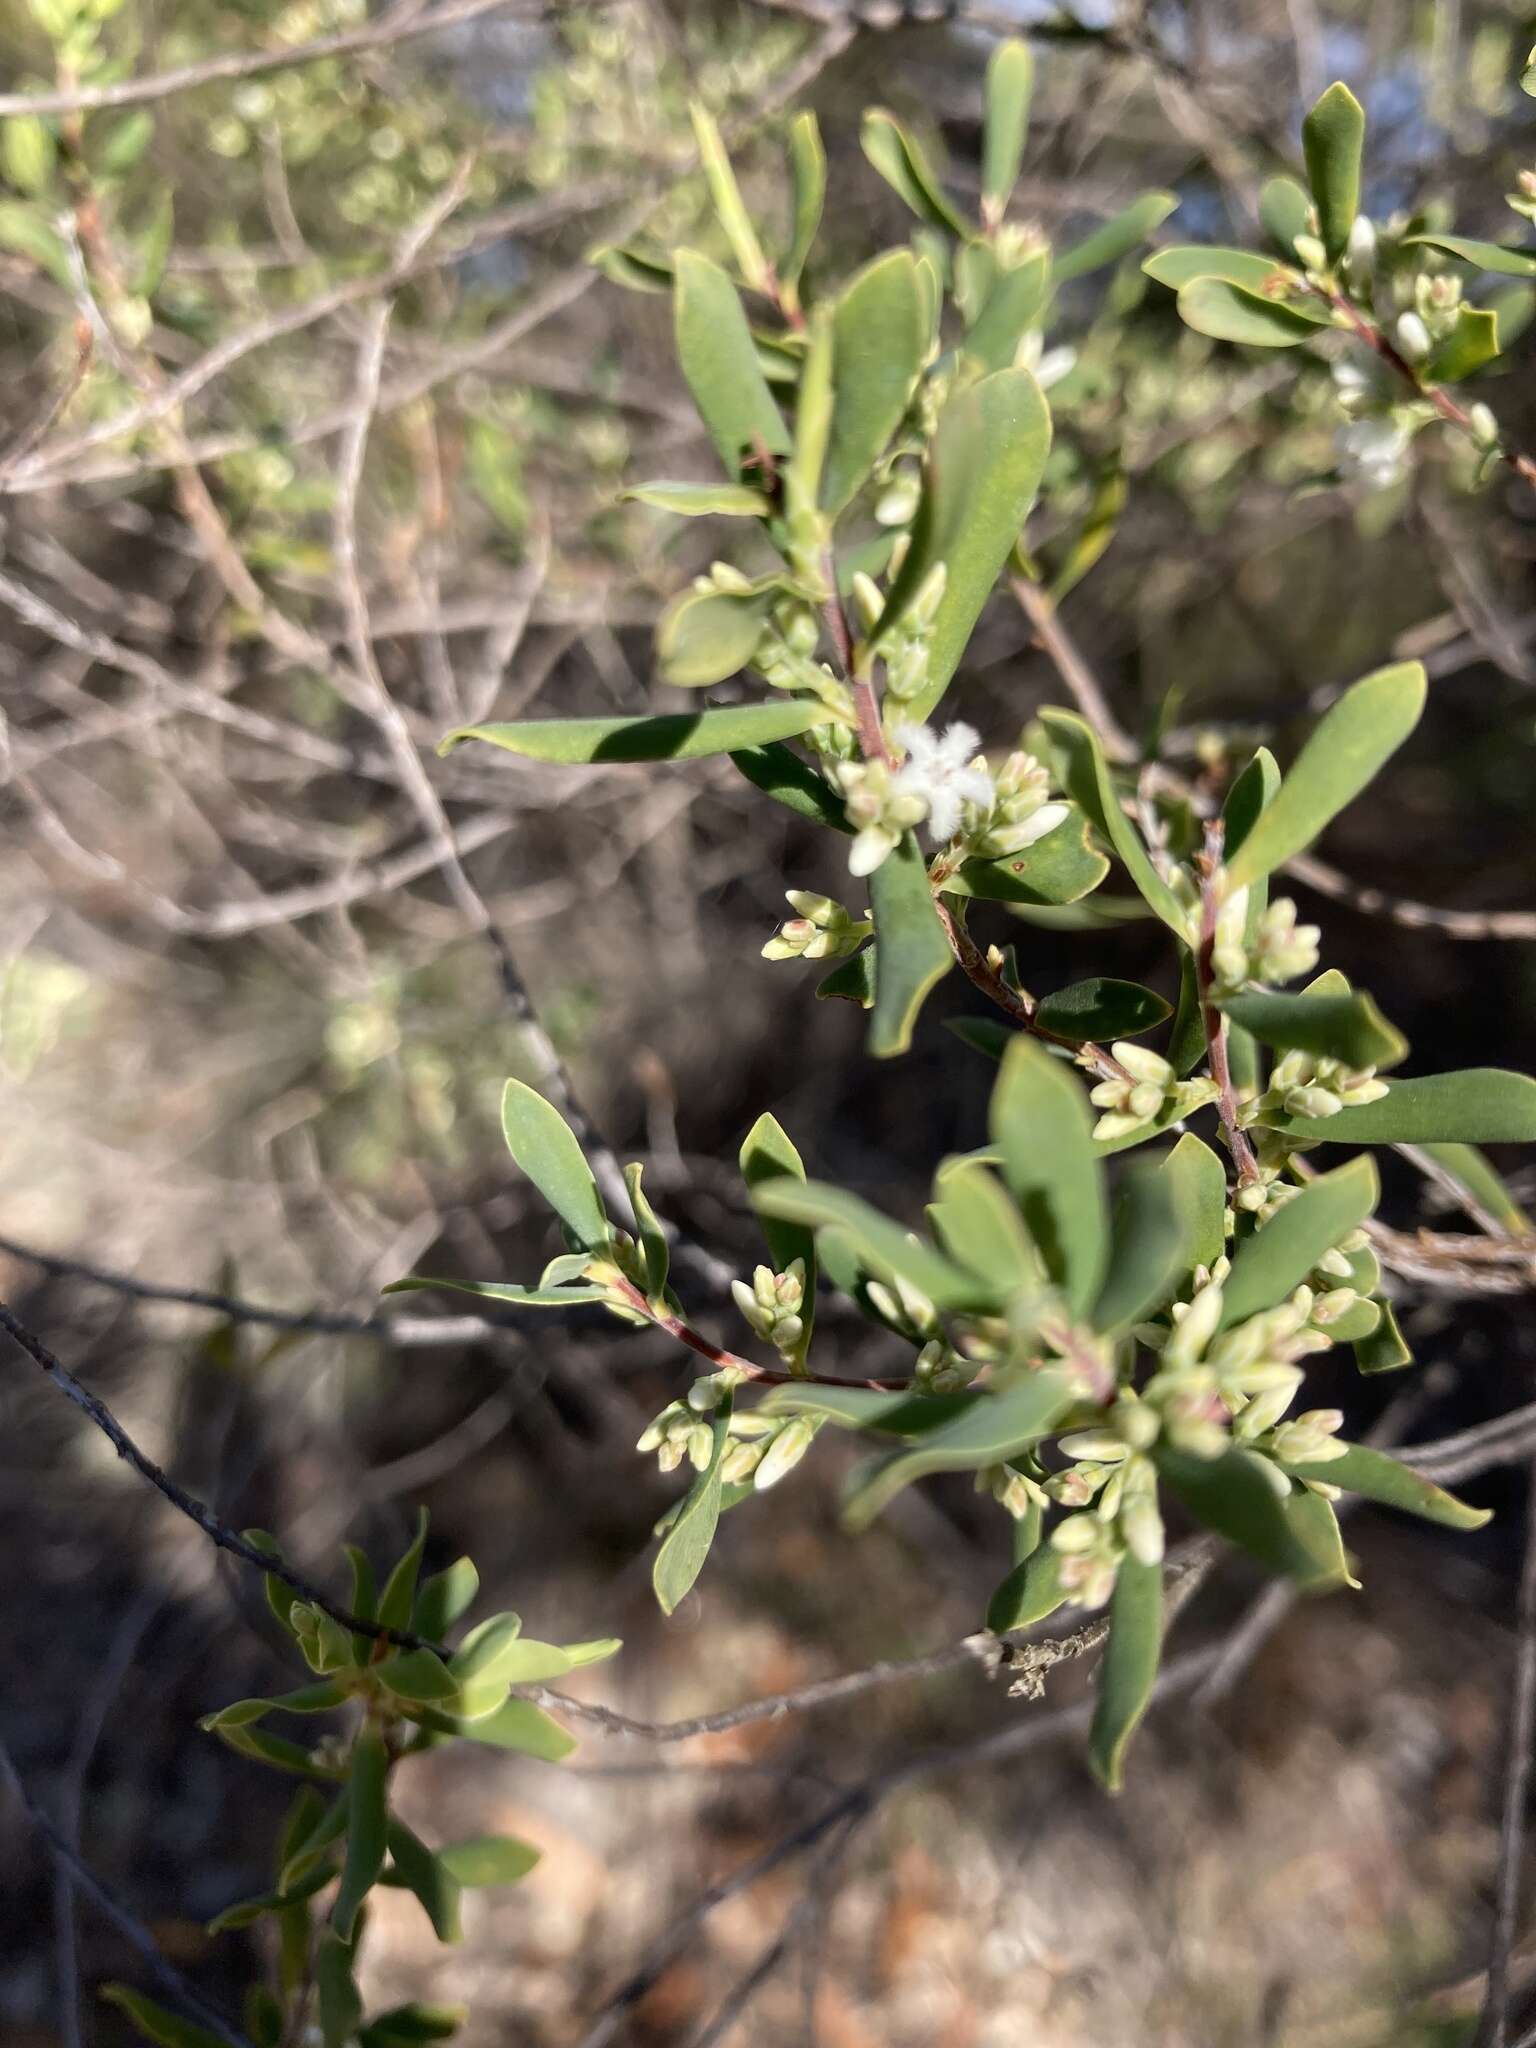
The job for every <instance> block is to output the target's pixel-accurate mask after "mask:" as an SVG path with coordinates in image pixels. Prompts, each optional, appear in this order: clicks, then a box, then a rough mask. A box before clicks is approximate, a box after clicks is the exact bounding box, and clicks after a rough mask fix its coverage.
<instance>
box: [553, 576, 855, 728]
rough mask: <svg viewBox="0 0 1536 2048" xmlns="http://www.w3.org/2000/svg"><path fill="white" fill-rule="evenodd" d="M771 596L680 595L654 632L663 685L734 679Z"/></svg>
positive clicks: (699, 686) (698, 686)
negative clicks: (667, 683)
mask: <svg viewBox="0 0 1536 2048" xmlns="http://www.w3.org/2000/svg"><path fill="white" fill-rule="evenodd" d="M773 595H774V594H773V592H772V590H715V589H709V590H684V591H682V592H680V593H679V594H678V596H676V597H675V598H673V600H672V602H671V603H670V604H669V605H668V606H667V608H666V610H665V611H664V612H663V613H662V615H661V620H660V623H659V624H658V625H657V628H656V661H657V666H658V667H659V668H660V670H661V674H662V679H663V681H665V682H669V683H672V684H674V685H675V686H677V687H678V688H680V689H684V690H704V689H708V688H709V686H710V685H711V684H712V683H723V682H725V681H726V680H727V679H728V678H729V677H731V676H734V675H739V674H740V672H741V671H742V669H744V668H745V667H746V666H747V664H748V662H749V661H751V659H752V657H753V655H754V654H755V653H756V651H757V645H758V642H759V641H760V640H761V639H762V637H763V628H764V626H765V625H766V624H767V622H768V614H769V613H770V612H771V611H772V609H773ZM822 715H823V717H825V715H826V714H825V713H823V714H822ZM551 722H553V721H551ZM793 729H794V730H799V731H803V730H804V728H803V727H797V728H793ZM772 737H774V738H776V739H777V738H783V737H787V735H785V734H779V733H775V734H773V735H772ZM718 751H719V750H718V749H717V748H712V749H711V752H718Z"/></svg>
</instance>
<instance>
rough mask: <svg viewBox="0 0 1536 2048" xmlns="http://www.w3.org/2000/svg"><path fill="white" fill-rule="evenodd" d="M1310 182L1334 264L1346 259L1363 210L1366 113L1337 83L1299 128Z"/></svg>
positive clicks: (1324, 241) (1320, 230) (1347, 88)
mask: <svg viewBox="0 0 1536 2048" xmlns="http://www.w3.org/2000/svg"><path fill="white" fill-rule="evenodd" d="M1301 145H1302V150H1303V152H1304V154H1305V156H1306V159H1307V182H1308V183H1309V184H1310V185H1311V187H1312V198H1313V201H1314V202H1315V204H1316V206H1317V224H1318V231H1319V233H1320V234H1321V236H1322V241H1323V247H1324V248H1325V249H1326V250H1327V252H1328V255H1329V257H1330V259H1332V260H1333V261H1334V262H1337V261H1338V259H1339V257H1341V256H1342V255H1343V254H1344V250H1345V247H1346V245H1347V244H1348V241H1349V231H1350V229H1351V228H1352V227H1353V226H1354V224H1355V215H1356V213H1357V212H1358V210H1359V206H1360V158H1361V155H1362V153H1363V151H1364V148H1365V110H1364V108H1363V107H1362V106H1361V104H1360V102H1359V101H1358V100H1357V99H1356V98H1355V96H1354V94H1353V93H1352V92H1351V91H1350V89H1349V87H1348V86H1347V85H1344V84H1343V83H1341V82H1339V81H1335V83H1334V84H1332V85H1330V86H1329V88H1328V90H1327V91H1326V92H1325V93H1324V94H1323V96H1322V98H1321V99H1320V100H1319V101H1318V102H1317V104H1316V106H1314V107H1313V109H1312V111H1311V112H1310V113H1309V114H1308V115H1307V118H1306V119H1305V121H1303V122H1302V124H1301Z"/></svg>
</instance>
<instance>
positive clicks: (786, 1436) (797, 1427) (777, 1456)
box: [752, 1415, 816, 1493]
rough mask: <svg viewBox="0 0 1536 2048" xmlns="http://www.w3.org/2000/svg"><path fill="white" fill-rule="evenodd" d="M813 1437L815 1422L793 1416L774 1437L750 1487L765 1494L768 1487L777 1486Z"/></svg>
mask: <svg viewBox="0 0 1536 2048" xmlns="http://www.w3.org/2000/svg"><path fill="white" fill-rule="evenodd" d="M815 1437H816V1423H815V1421H814V1419H813V1418H812V1417H811V1416H809V1415H797V1416H795V1417H794V1419H793V1420H792V1421H790V1422H786V1423H785V1425H784V1427H783V1428H782V1429H781V1430H780V1431H779V1432H778V1434H777V1436H775V1437H774V1439H773V1441H772V1443H771V1444H769V1446H768V1448H767V1450H766V1451H765V1452H764V1453H763V1456H762V1460H761V1462H760V1463H759V1465H758V1467H757V1470H756V1471H755V1472H754V1473H753V1475H752V1484H753V1486H754V1487H756V1489H757V1491H758V1492H759V1493H766V1492H767V1491H768V1489H769V1487H770V1486H777V1485H778V1483H779V1481H780V1480H781V1479H782V1478H784V1477H785V1475H786V1474H787V1473H790V1472H792V1471H793V1470H794V1469H795V1467H796V1466H797V1465H798V1464H799V1462H800V1460H801V1459H802V1458H803V1457H804V1456H805V1454H806V1452H807V1451H808V1450H809V1449H810V1448H811V1445H812V1443H813V1442H814V1441H815Z"/></svg>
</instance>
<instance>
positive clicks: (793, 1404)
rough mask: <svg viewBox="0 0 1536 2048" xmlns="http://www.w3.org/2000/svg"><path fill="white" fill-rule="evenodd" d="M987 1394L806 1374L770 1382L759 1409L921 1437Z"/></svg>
mask: <svg viewBox="0 0 1536 2048" xmlns="http://www.w3.org/2000/svg"><path fill="white" fill-rule="evenodd" d="M985 1398H986V1397H985V1396H984V1395H983V1394H980V1393H973V1392H971V1391H970V1390H969V1389H965V1390H963V1391H961V1392H959V1393H953V1394H911V1393H885V1392H882V1391H881V1390H880V1389H879V1388H877V1387H857V1386H854V1385H853V1384H852V1383H851V1382H850V1383H849V1385H847V1386H846V1387H834V1386H826V1385H817V1384H815V1383H813V1382H811V1381H809V1380H807V1381H799V1380H795V1381H790V1382H788V1383H786V1384H785V1385H783V1386H779V1387H775V1388H774V1390H773V1392H772V1393H771V1394H770V1395H769V1396H768V1398H767V1400H765V1401H764V1402H763V1403H762V1405H761V1407H760V1408H759V1410H758V1413H759V1414H761V1415H820V1416H822V1417H823V1418H824V1419H825V1420H826V1421H828V1422H834V1423H836V1424H838V1426H839V1427H840V1428H843V1429H866V1430H877V1431H879V1432H880V1433H881V1434H882V1435H885V1436H904V1437H924V1436H928V1435H929V1434H931V1432H932V1431H934V1430H936V1429H942V1428H944V1427H945V1426H946V1425H947V1424H948V1423H950V1422H953V1421H954V1419H955V1417H956V1416H957V1415H961V1414H963V1413H964V1411H965V1410H966V1409H967V1408H971V1407H974V1406H975V1404H976V1403H977V1402H978V1401H981V1400H984V1399H985Z"/></svg>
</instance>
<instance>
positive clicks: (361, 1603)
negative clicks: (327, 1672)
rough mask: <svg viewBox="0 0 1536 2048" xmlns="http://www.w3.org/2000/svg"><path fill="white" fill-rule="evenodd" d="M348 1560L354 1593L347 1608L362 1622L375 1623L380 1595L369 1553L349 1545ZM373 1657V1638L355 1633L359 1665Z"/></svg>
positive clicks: (353, 1650)
mask: <svg viewBox="0 0 1536 2048" xmlns="http://www.w3.org/2000/svg"><path fill="white" fill-rule="evenodd" d="M347 1559H348V1562H349V1563H350V1564H351V1566H352V1591H351V1594H350V1595H349V1596H348V1599H347V1606H348V1608H349V1609H350V1610H351V1612H352V1613H353V1614H355V1615H356V1616H357V1617H358V1619H359V1620H360V1621H373V1620H375V1619H376V1618H377V1616H378V1611H379V1595H378V1588H377V1587H376V1586H375V1584H374V1580H373V1566H372V1565H371V1564H370V1563H369V1561H368V1553H367V1552H366V1551H365V1550H360V1549H359V1548H358V1546H357V1545H356V1544H355V1543H349V1544H348V1545H347ZM372 1655H373V1638H372V1637H371V1636H366V1635H362V1634H359V1633H357V1632H356V1631H354V1633H353V1636H352V1656H353V1658H354V1660H355V1661H356V1662H357V1663H359V1664H366V1663H367V1662H368V1659H369V1658H370V1657H371V1656H372Z"/></svg>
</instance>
